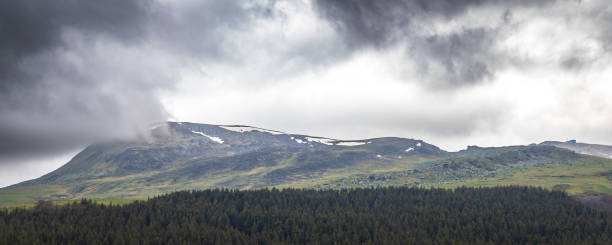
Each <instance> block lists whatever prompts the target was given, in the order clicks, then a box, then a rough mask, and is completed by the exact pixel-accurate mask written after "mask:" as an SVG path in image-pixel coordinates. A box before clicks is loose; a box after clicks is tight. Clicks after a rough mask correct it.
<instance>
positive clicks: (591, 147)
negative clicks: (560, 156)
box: [540, 140, 612, 159]
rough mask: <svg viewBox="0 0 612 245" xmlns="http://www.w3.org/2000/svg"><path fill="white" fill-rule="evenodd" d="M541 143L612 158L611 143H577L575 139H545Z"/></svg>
mask: <svg viewBox="0 0 612 245" xmlns="http://www.w3.org/2000/svg"><path fill="white" fill-rule="evenodd" d="M540 145H552V146H556V147H559V148H564V149H568V150H572V151H575V152H577V153H580V154H586V155H592V156H597V157H603V158H611V159H612V146H609V145H597V144H585V143H577V142H576V141H575V140H570V141H566V142H559V141H545V142H542V143H540Z"/></svg>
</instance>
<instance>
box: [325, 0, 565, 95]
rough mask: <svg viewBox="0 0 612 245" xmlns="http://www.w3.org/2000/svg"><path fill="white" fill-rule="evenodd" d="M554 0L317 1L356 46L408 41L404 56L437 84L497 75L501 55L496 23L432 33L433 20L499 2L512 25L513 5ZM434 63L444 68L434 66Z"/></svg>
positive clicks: (380, 45) (445, 18)
mask: <svg viewBox="0 0 612 245" xmlns="http://www.w3.org/2000/svg"><path fill="white" fill-rule="evenodd" d="M553 1H554V0H538V1H531V0H508V1H503V0H489V1H487V0H382V1H369V0H356V1H345V0H317V1H315V6H316V9H317V11H318V12H319V13H320V15H321V16H322V17H323V18H325V19H327V20H328V21H329V22H330V23H332V24H333V25H334V26H335V27H336V29H337V30H338V31H339V32H340V33H341V35H342V36H343V38H344V40H345V42H346V43H347V44H348V45H349V46H351V47H353V48H354V49H356V50H357V49H361V48H364V47H374V48H387V47H390V46H394V45H397V44H403V45H406V46H407V47H408V48H409V49H408V50H409V51H408V53H407V54H406V56H408V57H410V58H411V59H413V60H415V61H416V62H417V63H418V64H417V67H418V68H419V69H420V70H421V71H422V74H421V75H424V76H425V77H426V78H430V79H432V80H434V81H433V82H434V83H435V85H440V84H446V85H461V84H470V83H475V82H479V81H482V80H485V79H487V78H489V77H490V76H492V75H494V74H493V73H494V72H495V71H494V70H495V69H496V63H497V62H496V61H495V59H494V57H495V56H499V54H495V53H494V52H493V51H492V50H491V49H492V45H493V44H494V41H495V38H496V36H497V34H498V32H499V31H498V30H497V28H498V27H494V28H488V29H487V28H460V29H457V30H454V32H451V33H435V32H433V33H432V28H431V26H430V25H431V24H432V23H434V22H437V21H441V22H449V21H452V20H453V19H454V18H457V17H459V16H461V15H462V14H464V13H465V12H466V11H467V10H469V9H470V8H477V7H498V8H502V9H506V11H505V12H504V13H503V14H502V15H501V16H500V17H499V18H501V19H502V20H503V22H504V23H505V24H508V23H509V22H511V19H512V8H514V7H538V6H542V5H544V4H548V3H551V2H553ZM483 21H486V20H483ZM435 66H439V67H441V68H442V70H432V67H435ZM431 75H434V76H433V77H432V76H431Z"/></svg>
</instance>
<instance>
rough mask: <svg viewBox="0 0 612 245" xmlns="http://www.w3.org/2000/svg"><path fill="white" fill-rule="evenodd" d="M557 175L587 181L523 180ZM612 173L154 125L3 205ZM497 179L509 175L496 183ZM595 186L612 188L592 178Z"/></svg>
mask: <svg viewBox="0 0 612 245" xmlns="http://www.w3.org/2000/svg"><path fill="white" fill-rule="evenodd" d="M551 169H555V171H567V170H565V169H571V171H570V172H571V173H572V174H573V173H580V174H581V176H582V177H579V178H574V180H575V181H574V182H571V181H570V182H571V183H570V182H568V181H567V180H566V179H562V178H558V177H555V176H558V175H555V174H551V175H549V176H548V177H544V178H542V177H533V176H531V175H528V176H527V177H525V176H522V175H526V174H532V175H534V176H539V175H538V171H542V170H547V171H548V170H551ZM562 169H563V170H562ZM610 170H612V160H609V159H603V158H599V157H595V156H588V155H583V154H578V153H576V152H575V151H572V150H571V149H566V148H563V147H559V146H556V145H552V143H546V142H543V143H541V144H538V145H528V146H506V147H477V146H470V147H468V148H467V149H464V150H461V151H457V152H447V151H444V150H442V149H440V148H439V147H437V146H435V145H432V144H429V143H427V142H425V141H422V140H417V139H409V138H400V137H382V138H370V139H361V140H340V139H331V138H325V137H318V136H309V135H301V134H287V133H284V132H280V131H276V130H268V129H263V128H258V127H251V126H245V125H212V124H197V123H189V122H167V123H165V124H159V125H156V126H155V127H153V128H152V129H151V136H150V137H147V138H143V139H140V140H134V141H120V142H106V143H99V144H92V145H90V146H88V147H87V148H85V149H84V150H83V151H81V152H79V153H78V154H77V155H76V156H75V157H73V158H72V159H71V160H70V161H69V162H68V163H66V164H65V165H63V166H62V167H60V168H58V169H57V170H55V171H52V172H51V173H48V174H46V175H44V176H42V177H40V178H37V179H33V180H29V181H25V182H22V183H19V184H16V185H13V186H9V187H5V188H2V189H0V204H2V202H4V203H5V204H7V203H8V204H15V203H20V202H26V201H32V200H39V199H75V198H83V197H87V198H139V197H147V196H153V195H158V194H161V193H167V192H172V191H177V190H189V189H210V188H232V189H259V188H270V187H277V188H286V187H295V188H314V189H330V188H355V187H377V186H413V187H430V186H432V187H452V186H457V185H491V184H493V185H494V184H499V183H507V181H508V179H513V178H516V179H517V180H518V179H521V178H527V180H526V182H524V183H523V182H521V183H518V184H530V183H536V184H537V185H540V186H544V187H547V188H550V189H554V188H565V190H568V191H570V192H573V193H577V194H579V193H586V192H593V193H608V192H612V182H611V183H608V182H610V181H609V180H607V179H606V178H608V177H607V176H609V174H608V173H609V172H610ZM606 171H607V172H606ZM521 174H522V175H521ZM510 175H512V176H514V177H508V176H510ZM496 178H505V179H497V180H496V181H497V182H491V183H490V181H489V182H487V180H491V179H496ZM538 179H546V180H550V181H548V182H546V183H539V182H537V180H538ZM595 180H606V181H607V182H605V183H604V184H603V185H598V184H597V183H591V182H589V181H595ZM504 181H506V182H504ZM576 181H578V182H576ZM587 182H588V183H587ZM584 183H587V184H584ZM509 184H513V182H509ZM566 185H567V186H566ZM555 186H556V187H555ZM608 188H609V190H608Z"/></svg>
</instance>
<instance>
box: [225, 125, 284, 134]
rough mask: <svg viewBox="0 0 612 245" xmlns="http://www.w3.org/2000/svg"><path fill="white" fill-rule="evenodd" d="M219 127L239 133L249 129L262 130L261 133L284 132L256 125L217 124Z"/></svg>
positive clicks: (249, 130)
mask: <svg viewBox="0 0 612 245" xmlns="http://www.w3.org/2000/svg"><path fill="white" fill-rule="evenodd" d="M219 127H220V128H223V129H226V130H229V131H234V132H239V133H244V132H251V131H259V132H263V133H269V134H285V133H283V132H280V131H274V130H269V129H263V128H256V127H249V126H219Z"/></svg>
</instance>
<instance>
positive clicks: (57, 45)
mask: <svg viewBox="0 0 612 245" xmlns="http://www.w3.org/2000/svg"><path fill="white" fill-rule="evenodd" d="M242 3H243V2H241V1H185V2H181V3H176V2H153V1H144V0H111V1H94V0H87V1H77V0H65V1H58V2H49V1H34V0H27V1H2V2H1V3H0V54H2V55H0V114H2V117H1V118H0V139H1V143H0V158H2V159H15V158H20V157H29V156H31V155H33V154H34V155H44V154H54V153H57V152H63V151H68V150H72V149H74V148H78V147H82V146H83V145H86V144H89V143H91V142H95V141H104V140H113V139H121V138H132V137H136V136H137V135H139V134H141V133H142V132H143V131H144V130H146V129H147V127H148V125H150V124H151V123H154V122H158V121H165V120H166V119H167V118H168V116H169V114H168V113H167V112H166V110H165V108H164V107H163V106H162V104H161V103H160V100H159V96H158V94H159V92H160V91H168V90H172V89H173V88H174V86H175V83H176V81H177V80H178V79H179V77H180V72H181V71H182V69H183V68H184V67H185V66H196V65H197V63H201V62H204V61H206V60H216V61H223V60H231V55H233V54H232V53H231V49H227V47H224V43H225V42H226V41H227V40H228V39H231V36H230V34H231V33H232V32H239V31H241V30H242V29H245V28H248V26H249V24H250V23H251V22H253V21H254V19H255V18H260V17H262V16H264V17H265V16H266V5H259V4H251V5H249V4H242ZM228 62H229V61H228ZM194 64H195V65H194ZM0 160H1V159H0ZM1 162H6V161H1Z"/></svg>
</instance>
